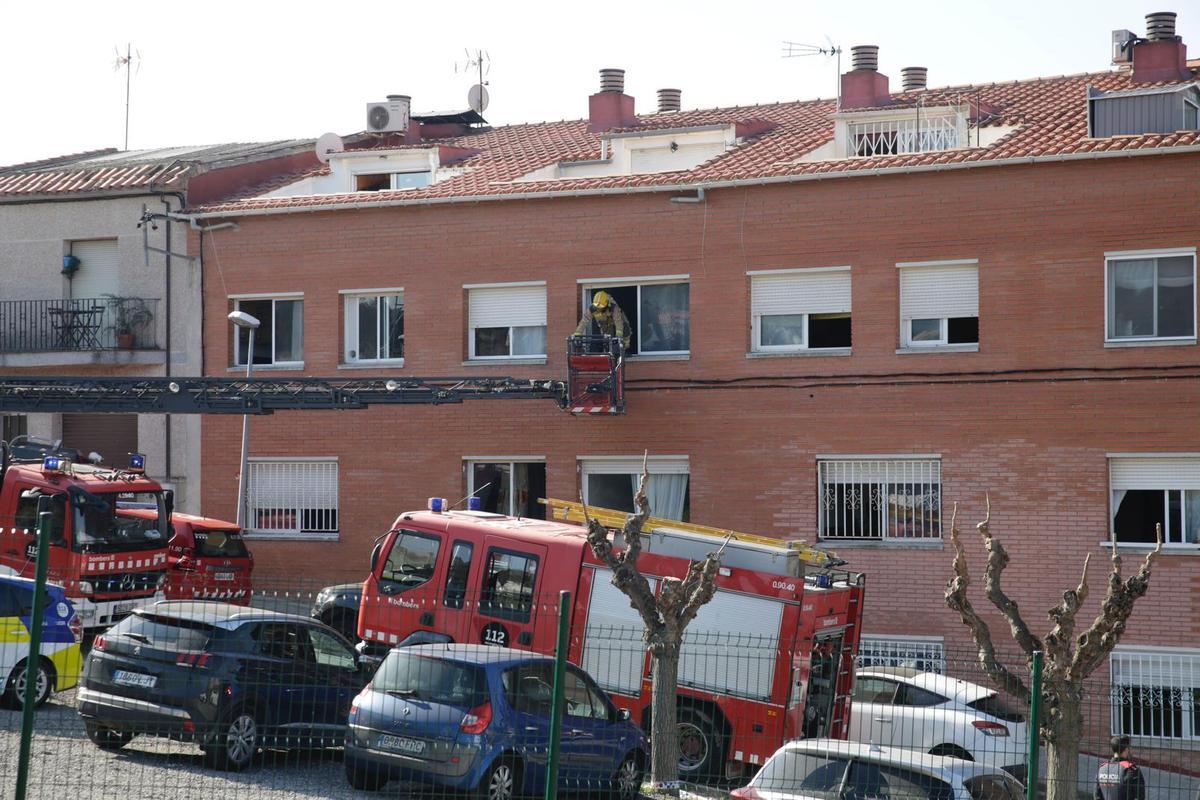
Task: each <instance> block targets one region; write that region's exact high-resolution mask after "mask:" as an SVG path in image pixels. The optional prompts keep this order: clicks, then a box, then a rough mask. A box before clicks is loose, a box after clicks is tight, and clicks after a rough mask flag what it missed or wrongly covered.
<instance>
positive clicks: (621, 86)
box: [600, 67, 625, 94]
mask: <svg viewBox="0 0 1200 800" xmlns="http://www.w3.org/2000/svg"><path fill="white" fill-rule="evenodd" d="M600 91H602V92H616V93H618V94H621V93H623V92H624V91H625V70H623V69H617V68H615V67H605V68H604V69H602V70H600Z"/></svg>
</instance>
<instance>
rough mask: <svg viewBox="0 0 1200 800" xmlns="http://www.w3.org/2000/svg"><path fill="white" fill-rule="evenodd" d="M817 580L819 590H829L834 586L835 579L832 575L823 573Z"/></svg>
mask: <svg viewBox="0 0 1200 800" xmlns="http://www.w3.org/2000/svg"><path fill="white" fill-rule="evenodd" d="M816 579H817V588H818V589H828V588H829V587H830V586H833V577H832V576H830V575H826V574H824V573H822V574H819V575H817V576H816Z"/></svg>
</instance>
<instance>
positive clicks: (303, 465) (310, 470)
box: [246, 458, 338, 539]
mask: <svg viewBox="0 0 1200 800" xmlns="http://www.w3.org/2000/svg"><path fill="white" fill-rule="evenodd" d="M246 467H247V473H246V474H247V477H248V479H249V480H248V483H247V486H246V495H247V510H248V513H247V515H246V519H247V524H246V527H247V529H248V532H249V533H252V534H263V535H266V536H271V537H279V538H293V537H294V538H297V539H309V538H317V539H327V538H330V537H331V536H333V537H336V534H337V532H338V462H337V460H336V459H332V458H313V459H281V458H252V459H250V462H249V463H248V464H247V465H246Z"/></svg>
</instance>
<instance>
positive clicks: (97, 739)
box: [83, 719, 133, 751]
mask: <svg viewBox="0 0 1200 800" xmlns="http://www.w3.org/2000/svg"><path fill="white" fill-rule="evenodd" d="M83 729H84V730H85V731H87V737H88V738H89V739H91V740H92V744H94V745H96V747H99V748H100V749H101V750H109V751H112V750H120V749H121V748H122V747H124V746H125V745H127V744H129V743H130V742H131V741H133V734H132V733H130V732H128V731H118V730H114V729H112V728H108V727H105V726H104V725H101V724H100V723H99V722H94V721H92V720H90V719H85V720H84V721H83Z"/></svg>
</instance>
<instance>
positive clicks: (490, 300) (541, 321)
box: [469, 285, 546, 329]
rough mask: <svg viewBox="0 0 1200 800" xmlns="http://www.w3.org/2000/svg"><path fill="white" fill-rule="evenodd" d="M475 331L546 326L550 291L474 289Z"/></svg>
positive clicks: (472, 314)
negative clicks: (547, 292)
mask: <svg viewBox="0 0 1200 800" xmlns="http://www.w3.org/2000/svg"><path fill="white" fill-rule="evenodd" d="M469 292H470V301H469V306H470V320H471V322H470V326H471V328H473V329H474V328H507V327H509V326H513V327H526V326H539V325H540V326H545V324H546V287H545V285H541V286H501V287H496V288H488V289H470V290H469Z"/></svg>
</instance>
